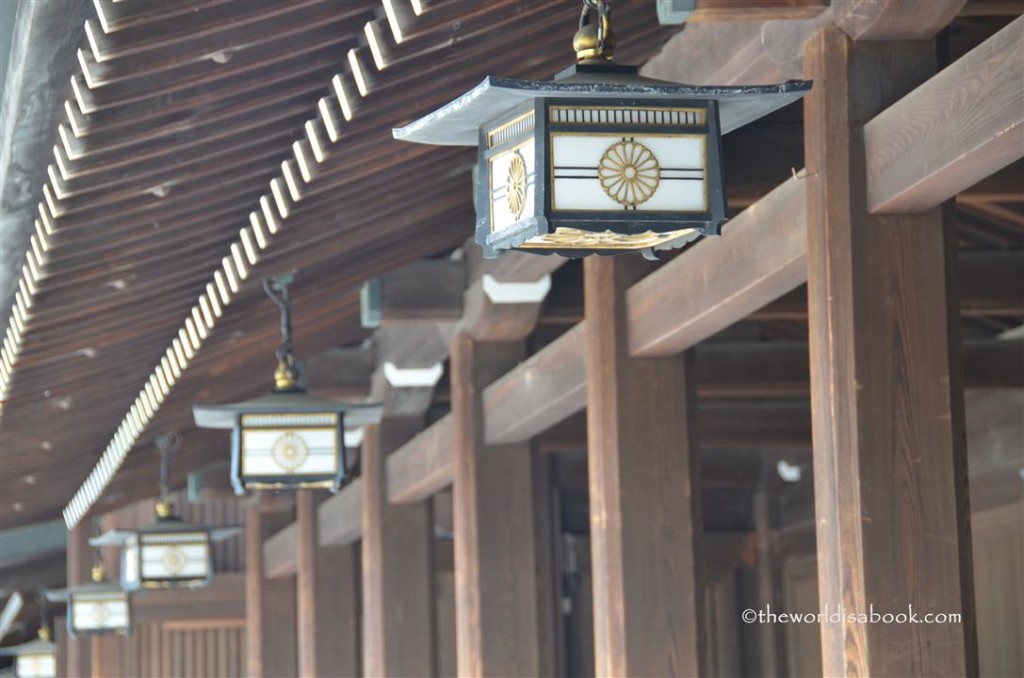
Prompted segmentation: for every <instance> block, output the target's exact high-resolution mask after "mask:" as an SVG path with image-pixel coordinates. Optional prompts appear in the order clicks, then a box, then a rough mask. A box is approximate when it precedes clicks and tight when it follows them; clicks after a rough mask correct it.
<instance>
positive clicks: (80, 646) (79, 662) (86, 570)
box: [51, 521, 93, 678]
mask: <svg viewBox="0 0 1024 678" xmlns="http://www.w3.org/2000/svg"><path fill="white" fill-rule="evenodd" d="M91 532H92V522H91V521H83V522H81V523H79V524H78V525H77V526H76V527H75V528H74V529H72V530H71V531H70V532H68V555H67V568H68V569H67V573H68V575H67V582H68V586H75V585H77V584H85V583H86V582H89V581H91V580H92V577H91V574H92V565H93V548H92V546H90V545H89V536H90V535H91ZM51 630H52V629H51ZM65 648H66V649H67V659H66V661H65V667H66V670H67V675H68V676H74V678H89V676H91V675H92V639H91V638H90V637H88V636H83V637H78V638H72V637H71V636H70V635H68V636H67V639H66V642H65Z"/></svg>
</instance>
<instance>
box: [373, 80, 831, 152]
mask: <svg viewBox="0 0 1024 678" xmlns="http://www.w3.org/2000/svg"><path fill="white" fill-rule="evenodd" d="M810 89H811V81H809V80H789V81H787V82H784V83H780V84H778V85H735V86H717V85H711V86H704V85H682V84H677V83H672V82H667V81H664V80H655V79H652V78H645V77H643V76H641V75H639V74H638V73H637V70H636V67H635V66H619V65H616V64H601V65H588V64H577V65H575V66H573V67H571V68H569V69H567V70H566V71H563V73H562V74H559V76H556V79H555V80H549V81H542V80H514V79H511V78H496V77H493V76H488V77H486V78H484V81H483V82H481V83H480V84H479V85H477V86H476V87H474V88H473V89H471V90H470V91H468V92H466V93H465V94H463V95H462V96H460V97H459V98H457V99H455V100H454V101H451V102H449V103H447V104H445V105H444V106H442V107H441V108H439V109H437V110H436V111H434V112H433V113H429V114H427V115H425V116H423V117H422V118H420V119H419V120H416V121H415V122H412V123H410V124H408V125H406V126H405V127H400V128H397V129H395V130H393V134H394V137H395V138H396V139H399V140H402V141H413V142H417V143H421V144H434V145H439V146H476V145H477V143H478V141H479V135H480V128H481V127H482V126H483V125H485V124H487V123H488V122H491V121H492V120H495V119H497V118H499V117H500V116H501V115H503V114H504V113H507V112H509V111H511V110H513V109H516V108H518V107H520V106H521V105H522V104H524V103H526V102H528V101H531V100H533V99H538V98H551V97H565V98H572V97H577V98H586V99H613V98H614V99H623V98H625V99H704V100H707V99H714V100H716V101H718V113H719V119H720V127H721V130H722V134H726V133H728V132H731V131H733V130H735V129H738V128H740V127H743V126H744V125H747V124H749V123H751V122H754V121H755V120H757V119H758V118H762V117H764V116H766V115H768V114H769V113H771V112H773V111H776V110H778V109H780V108H782V107H783V106H786V105H787V104H790V103H792V102H794V101H797V100H798V99H800V98H802V97H803V96H804V95H805V94H806V93H807V92H808V91H810Z"/></svg>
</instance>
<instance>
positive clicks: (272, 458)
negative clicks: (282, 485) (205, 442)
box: [240, 413, 344, 487]
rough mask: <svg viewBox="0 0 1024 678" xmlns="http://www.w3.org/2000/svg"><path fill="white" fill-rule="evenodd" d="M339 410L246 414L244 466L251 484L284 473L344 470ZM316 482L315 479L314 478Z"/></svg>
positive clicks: (329, 475) (329, 476)
mask: <svg viewBox="0 0 1024 678" xmlns="http://www.w3.org/2000/svg"><path fill="white" fill-rule="evenodd" d="M340 426H341V421H340V417H339V415H338V414H337V413H323V414H288V415H273V414H246V415H242V421H241V435H242V440H241V468H240V473H241V475H242V477H244V478H245V479H246V481H247V482H246V485H247V486H248V487H255V486H257V485H258V484H259V483H260V481H261V479H262V480H263V482H265V483H267V485H271V486H273V485H275V484H276V483H277V482H280V481H278V480H276V479H278V478H280V477H281V476H312V477H317V476H323V477H324V482H328V483H333V481H334V478H335V477H336V476H337V475H338V473H339V471H341V463H342V450H343V445H344V443H343V438H342V436H341V429H340ZM314 482H315V481H314Z"/></svg>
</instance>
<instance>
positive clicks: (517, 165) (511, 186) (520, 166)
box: [505, 151, 526, 219]
mask: <svg viewBox="0 0 1024 678" xmlns="http://www.w3.org/2000/svg"><path fill="white" fill-rule="evenodd" d="M505 192H506V193H507V195H508V197H507V200H508V209H509V211H510V212H512V216H514V217H515V218H516V219H519V218H520V217H522V216H523V211H524V210H525V209H526V161H525V160H523V156H522V155H521V154H520V153H519V151H516V152H515V153H513V154H512V160H511V161H509V163H508V178H507V179H506V180H505Z"/></svg>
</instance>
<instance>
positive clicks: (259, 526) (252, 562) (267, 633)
mask: <svg viewBox="0 0 1024 678" xmlns="http://www.w3.org/2000/svg"><path fill="white" fill-rule="evenodd" d="M289 518H290V516H289V514H287V513H278V514H274V513H266V512H264V510H263V508H262V507H261V506H260V501H259V498H257V500H256V501H253V502H251V503H250V504H249V506H248V507H247V508H246V513H245V632H246V641H245V642H246V647H247V648H248V664H247V666H246V673H247V674H248V675H250V676H254V677H255V678H261V677H266V678H269V677H271V676H275V677H276V676H280V677H282V678H283V677H286V676H295V675H296V670H297V668H298V662H297V659H296V652H297V634H296V629H295V622H296V614H295V579H294V578H293V577H287V578H283V579H267V578H266V574H265V564H264V560H263V542H264V541H265V540H266V538H267V537H268V536H270V535H271V534H273V533H274V532H276V531H277V530H278V529H280V527H282V526H283V525H284V524H286V523H287V522H289Z"/></svg>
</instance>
